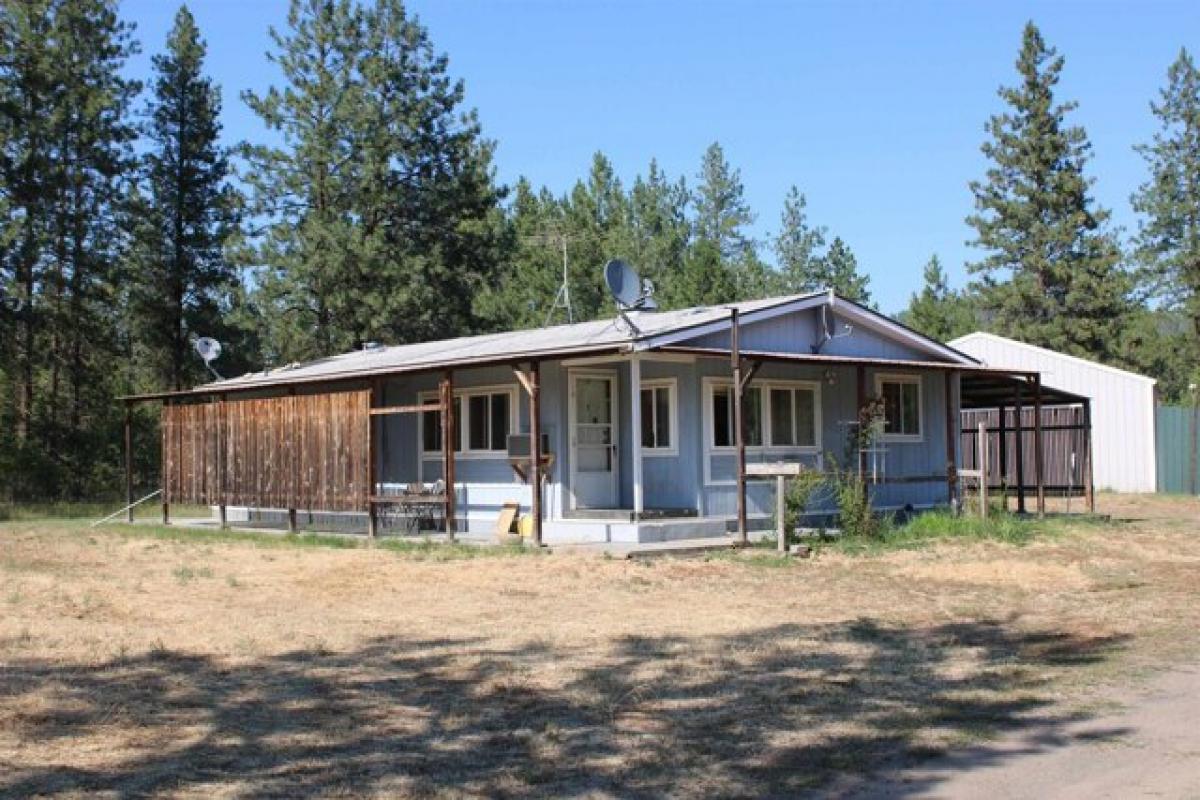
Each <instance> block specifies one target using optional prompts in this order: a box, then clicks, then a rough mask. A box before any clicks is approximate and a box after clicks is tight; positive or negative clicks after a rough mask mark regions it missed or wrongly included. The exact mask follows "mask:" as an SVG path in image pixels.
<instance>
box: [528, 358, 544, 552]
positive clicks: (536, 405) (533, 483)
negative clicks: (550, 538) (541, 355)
mask: <svg viewBox="0 0 1200 800" xmlns="http://www.w3.org/2000/svg"><path fill="white" fill-rule="evenodd" d="M541 371H542V369H541V363H540V362H538V361H534V362H533V363H531V364H530V365H529V375H528V378H529V384H528V386H527V387H526V389H527V391H528V392H529V436H530V442H529V475H530V491H532V493H533V495H532V498H531V499H530V511H531V512H532V514H533V544H534V546H535V547H541V546H542V390H541Z"/></svg>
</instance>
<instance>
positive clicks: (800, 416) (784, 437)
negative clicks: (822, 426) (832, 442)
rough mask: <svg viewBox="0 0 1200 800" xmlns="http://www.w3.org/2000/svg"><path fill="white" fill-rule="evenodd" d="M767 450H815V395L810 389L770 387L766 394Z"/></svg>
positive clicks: (814, 391) (801, 387)
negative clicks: (773, 448)
mask: <svg viewBox="0 0 1200 800" xmlns="http://www.w3.org/2000/svg"><path fill="white" fill-rule="evenodd" d="M769 397H770V419H771V446H772V447H816V446H817V393H816V390H815V389H813V387H811V386H772V387H771V388H770V390H769Z"/></svg>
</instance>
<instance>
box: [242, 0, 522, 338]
mask: <svg viewBox="0 0 1200 800" xmlns="http://www.w3.org/2000/svg"><path fill="white" fill-rule="evenodd" d="M272 39H273V41H274V43H275V47H276V52H275V53H272V54H271V55H270V58H271V59H272V61H274V62H275V63H277V64H278V65H279V67H280V69H281V70H282V72H283V75H284V79H285V81H286V83H287V86H286V88H285V89H279V88H272V89H270V90H269V91H267V92H266V93H265V94H263V95H261V96H260V95H255V94H253V93H248V94H247V95H246V100H247V102H248V103H249V104H250V107H251V108H252V109H253V110H254V111H255V112H256V113H257V114H258V115H259V116H260V117H261V118H262V119H263V121H264V122H265V123H266V124H267V126H268V127H269V128H271V129H273V130H277V131H279V132H280V133H281V134H282V136H283V139H284V145H283V146H282V147H278V148H272V147H264V146H259V147H251V148H248V149H247V155H248V157H249V159H250V162H251V169H250V171H249V173H248V175H247V179H248V181H249V182H250V183H251V186H252V188H253V190H254V197H255V206H254V209H255V211H256V212H257V213H259V214H262V215H265V216H268V217H269V218H270V219H271V221H272V224H271V225H270V226H269V228H268V230H267V231H266V234H265V235H264V236H263V237H262V239H261V241H260V246H259V249H258V253H259V256H260V258H261V260H262V261H263V262H265V263H266V264H267V265H268V266H267V269H266V270H265V271H264V272H263V274H262V275H261V276H260V283H261V286H262V292H261V294H260V296H259V298H258V299H259V302H260V305H261V308H262V312H263V314H264V317H265V320H266V326H265V327H266V329H267V333H266V334H265V335H264V337H263V338H264V340H265V341H269V342H271V344H272V352H270V353H268V354H267V355H268V357H269V358H271V359H282V360H287V359H293V358H304V357H313V356H319V355H328V354H330V353H335V352H339V351H342V350H345V349H347V348H349V347H352V346H354V345H356V344H357V343H361V342H363V341H366V340H369V339H379V340H383V341H390V342H404V341H414V340H421V339H430V338H438V337H442V336H451V335H454V334H457V333H468V332H470V331H472V330H474V329H476V328H477V327H478V326H480V325H481V324H482V321H481V320H479V319H478V318H477V317H476V313H475V299H474V298H475V296H476V295H477V294H478V293H479V291H480V290H481V289H482V287H483V286H484V285H485V283H486V282H487V281H488V280H489V279H490V278H491V277H493V272H492V271H493V270H494V268H495V264H497V263H498V262H499V260H500V254H501V250H500V247H501V244H502V232H503V220H502V218H501V213H500V210H499V208H498V201H499V197H500V192H499V190H498V189H497V188H496V187H495V184H494V176H493V170H492V167H491V155H492V147H491V144H490V143H488V142H487V141H485V140H483V139H482V137H481V132H480V127H479V123H478V120H477V118H476V116H475V114H474V112H469V111H468V112H465V111H462V110H461V106H462V103H463V98H464V89H463V85H462V82H461V81H455V80H453V79H451V78H450V77H449V76H448V74H447V70H448V62H447V59H446V57H445V56H443V55H439V54H438V53H436V52H435V50H434V48H433V44H432V42H431V41H430V39H429V36H428V33H427V31H426V30H425V29H424V28H423V27H422V26H421V25H420V24H419V23H418V22H417V20H415V19H414V18H412V17H409V16H408V15H407V13H406V11H405V9H404V7H403V5H402V4H401V3H400V2H399V0H380V2H378V3H375V4H373V5H372V6H371V7H369V8H363V7H362V6H360V5H359V4H357V3H352V2H350V0H293V2H292V4H291V8H290V10H289V14H288V30H287V32H286V33H284V34H281V33H279V32H277V31H274V30H272Z"/></svg>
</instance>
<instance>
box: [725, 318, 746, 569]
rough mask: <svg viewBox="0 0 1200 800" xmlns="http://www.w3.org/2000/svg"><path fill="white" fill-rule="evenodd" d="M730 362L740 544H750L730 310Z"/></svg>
mask: <svg viewBox="0 0 1200 800" xmlns="http://www.w3.org/2000/svg"><path fill="white" fill-rule="evenodd" d="M729 321H730V327H729V362H730V365H731V366H732V368H733V442H734V446H735V447H736V448H737V533H738V543H739V544H742V545H745V544H747V543H749V540H750V537H749V533H748V532H747V529H746V435H745V430H744V428H745V420H744V418H743V415H742V386H743V384H742V357H741V352H740V349H739V345H740V342H739V335H738V327H739V325H738V310H737V309H736V308H731V309H730V310H729Z"/></svg>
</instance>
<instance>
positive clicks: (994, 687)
mask: <svg viewBox="0 0 1200 800" xmlns="http://www.w3.org/2000/svg"><path fill="white" fill-rule="evenodd" d="M1101 503H1102V508H1101V510H1102V511H1107V512H1109V513H1112V514H1113V515H1114V516H1115V517H1117V518H1120V519H1133V520H1135V521H1128V522H1121V523H1117V524H1115V525H1113V526H1109V527H1096V526H1082V527H1080V528H1079V529H1078V530H1077V531H1073V532H1070V533H1068V534H1066V535H1062V536H1056V537H1051V538H1046V539H1040V540H1036V541H1035V542H1034V543H1032V544H1030V545H1027V546H1025V547H1014V546H1011V545H1005V544H997V543H976V544H955V543H942V544H939V545H937V546H936V547H931V548H927V549H923V550H917V551H904V552H895V553H887V554H883V555H877V556H871V557H851V556H847V555H841V554H835V553H825V554H822V555H820V556H819V557H818V558H816V559H812V560H809V561H803V562H797V563H795V564H794V565H791V566H788V567H784V568H774V569H768V568H764V567H761V566H755V565H753V564H750V563H741V562H739V561H738V560H728V559H722V560H711V561H706V560H702V559H686V560H685V559H679V560H672V559H667V560H659V561H653V562H648V563H643V562H627V561H615V560H613V561H610V560H605V559H598V558H589V557H585V556H550V557H545V558H481V559H475V560H470V561H452V562H445V563H439V562H433V561H415V560H412V559H410V558H405V557H404V556H402V555H398V554H396V553H391V552H387V551H384V550H366V549H354V550H337V549H324V548H286V547H260V546H256V545H254V544H252V543H239V542H233V543H211V542H187V541H183V542H173V541H162V540H159V539H152V538H143V537H139V536H137V535H124V534H121V533H116V532H111V531H104V532H91V531H86V530H83V531H81V530H79V529H78V528H71V527H64V526H63V525H61V524H59V525H41V524H38V523H20V524H9V525H3V526H0V548H2V550H0V610H2V611H3V614H2V619H0V794H4V793H8V794H11V795H14V796H21V795H29V794H49V795H67V796H95V795H101V796H104V795H108V796H122V797H124V796H137V795H144V794H148V795H170V796H195V797H201V796H203V797H213V796H217V797H220V796H245V795H253V796H289V797H290V796H396V795H400V796H464V795H465V796H515V797H521V796H542V795H563V794H572V795H585V796H663V795H675V796H689V797H690V796H696V795H699V794H704V795H708V796H721V795H724V796H736V795H743V796H744V795H764V794H765V795H791V794H796V793H802V792H803V791H804V790H805V789H810V788H816V787H822V788H825V789H828V788H830V787H839V788H844V787H845V786H848V785H851V784H852V783H853V780H854V779H855V777H856V776H860V775H862V774H864V773H866V772H867V771H869V770H870V769H872V768H876V767H879V766H881V765H889V764H891V765H895V764H897V763H905V762H907V761H911V760H916V759H920V758H922V757H925V756H927V755H929V754H932V753H937V752H941V751H944V750H946V749H950V748H955V747H959V746H961V745H963V744H964V743H968V742H978V741H980V740H984V739H986V738H987V737H990V736H994V735H997V734H999V733H1001V732H1002V731H1004V730H1006V729H1009V728H1013V727H1017V726H1031V725H1033V726H1043V727H1045V728H1046V730H1047V731H1048V732H1053V730H1054V729H1055V728H1056V726H1058V725H1060V724H1061V723H1062V721H1063V720H1064V719H1066V718H1067V717H1068V716H1069V715H1071V714H1080V713H1086V709H1087V708H1088V706H1087V703H1089V702H1094V701H1095V699H1096V697H1097V696H1098V695H1097V694H1096V690H1095V687H1097V686H1107V685H1110V684H1114V683H1120V682H1121V681H1123V680H1125V679H1126V678H1127V677H1128V676H1129V675H1130V674H1132V673H1137V672H1140V671H1143V670H1145V669H1146V668H1149V667H1153V666H1154V665H1156V664H1160V663H1162V662H1163V661H1165V660H1169V659H1173V658H1178V657H1180V656H1182V655H1184V654H1187V653H1191V652H1193V649H1194V647H1195V645H1196V644H1197V634H1196V631H1197V630H1200V625H1198V624H1197V623H1200V619H1198V618H1200V603H1198V602H1197V600H1200V570H1197V563H1198V562H1200V523H1198V520H1200V504H1198V503H1196V502H1194V501H1186V500H1169V499H1163V498H1151V499H1146V498H1133V499H1129V498H1117V497H1104V498H1102V500H1101Z"/></svg>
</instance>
